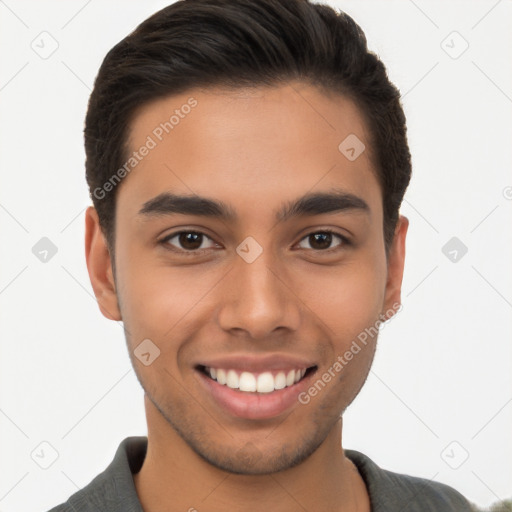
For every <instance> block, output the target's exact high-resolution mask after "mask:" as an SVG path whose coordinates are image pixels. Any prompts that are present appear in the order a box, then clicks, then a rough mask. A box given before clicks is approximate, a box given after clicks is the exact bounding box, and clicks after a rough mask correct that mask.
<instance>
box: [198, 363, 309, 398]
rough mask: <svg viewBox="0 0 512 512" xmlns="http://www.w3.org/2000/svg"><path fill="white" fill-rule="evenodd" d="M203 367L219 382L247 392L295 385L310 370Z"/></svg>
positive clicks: (203, 369)
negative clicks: (254, 369) (258, 371)
mask: <svg viewBox="0 0 512 512" xmlns="http://www.w3.org/2000/svg"><path fill="white" fill-rule="evenodd" d="M201 369H202V371H203V372H204V373H205V374H206V375H207V376H209V377H210V378H211V379H213V380H215V381H217V382H218V383H219V384H221V385H223V386H227V387H228V388H230V389H238V390H239V391H244V392H247V393H272V392H273V391H277V390H280V389H284V388H287V387H290V386H293V385H294V384H296V383H298V382H299V381H300V380H302V379H303V378H304V376H305V375H306V373H307V371H308V368H296V369H292V370H285V371H264V372H261V373H253V372H248V371H239V370H233V369H224V368H210V367H208V366H203V367H202V368H201ZM312 369H313V368H310V369H309V370H312Z"/></svg>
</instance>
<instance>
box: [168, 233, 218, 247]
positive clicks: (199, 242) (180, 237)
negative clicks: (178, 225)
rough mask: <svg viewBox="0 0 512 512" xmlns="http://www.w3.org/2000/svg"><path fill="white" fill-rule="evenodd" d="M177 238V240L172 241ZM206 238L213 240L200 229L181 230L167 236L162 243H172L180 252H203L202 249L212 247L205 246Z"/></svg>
mask: <svg viewBox="0 0 512 512" xmlns="http://www.w3.org/2000/svg"><path fill="white" fill-rule="evenodd" d="M175 239H176V241H175V242H172V241H173V240H175ZM206 239H208V240H210V241H212V240H211V238H210V237H208V236H206V235H205V234H204V233H200V232H198V231H179V232H177V233H173V234H171V235H169V236H167V237H165V238H164V239H163V240H162V243H163V244H165V245H170V246H171V248H172V249H173V250H176V251H178V252H180V251H181V252H201V251H202V250H205V249H209V248H210V247H204V246H203V243H204V241H205V240H206ZM171 242H172V243H171ZM212 242H213V241H212ZM176 246H177V247H176Z"/></svg>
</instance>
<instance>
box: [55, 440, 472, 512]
mask: <svg viewBox="0 0 512 512" xmlns="http://www.w3.org/2000/svg"><path fill="white" fill-rule="evenodd" d="M147 441H148V440H147V437H127V438H126V439H124V440H123V441H122V442H121V444H120V445H119V448H118V449H117V452H116V454H115V456H114V460H113V461H112V462H111V463H110V465H109V466H108V467H107V468H106V469H105V471H103V472H102V473H100V474H99V475H98V476H97V477H96V478H94V479H93V480H92V481H91V482H90V483H89V484H88V485H87V486H85V487H84V488H83V489H81V490H79V491H78V492H76V493H75V494H73V495H72V496H71V497H70V498H69V499H68V501H66V503H63V504H61V505H58V506H57V507H55V508H52V509H51V510H50V511H49V512H143V509H142V506H141V504H140V501H139V498H138V496H137V491H136V490H135V484H134V483H133V474H134V473H137V472H138V471H139V470H140V468H141V467H142V463H143V462H144V457H145V456H146V449H147ZM344 451H345V455H346V456H347V457H348V458H349V459H350V460H351V461H352V462H353V463H354V464H355V465H356V467H357V469H358V470H359V473H360V474H361V477H362V478H363V480H364V481H365V483H366V488H367V489H368V494H369V495H370V503H371V510H372V512H391V511H392V512H400V511H404V512H444V511H446V512H448V511H450V512H452V511H455V512H459V511H460V512H466V511H467V512H473V511H474V510H477V509H476V508H473V506H472V505H471V504H470V503H469V502H468V501H467V500H466V499H465V498H464V497H463V496H462V494H460V493H459V492H458V491H456V490H455V489H453V488H452V487H450V486H448V485H446V484H442V483H439V482H434V481H431V480H427V479H424V478H418V477H414V476H409V475H403V474H400V473H394V472H392V471H387V470H385V469H381V468H380V467H379V466H377V464H375V463H374V462H373V461H372V460H371V459H370V458H369V457H367V456H366V455H364V454H363V453H361V452H358V451H356V450H347V449H346V450H344Z"/></svg>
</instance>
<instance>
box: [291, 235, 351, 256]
mask: <svg viewBox="0 0 512 512" xmlns="http://www.w3.org/2000/svg"><path fill="white" fill-rule="evenodd" d="M335 238H338V239H339V240H340V241H341V243H338V244H337V245H336V246H335V247H331V244H332V243H333V240H334V239H335ZM302 240H307V241H308V243H309V245H310V247H309V248H310V249H312V250H314V251H324V252H325V251H327V250H335V249H336V248H337V247H340V246H344V245H348V244H349V241H348V239H347V238H346V237H344V236H343V235H340V234H339V233H335V232H334V231H329V230H325V231H316V232H314V233H309V235H306V236H305V237H304V238H303V239H302ZM302 240H301V242H302ZM302 248H303V249H309V248H308V247H302Z"/></svg>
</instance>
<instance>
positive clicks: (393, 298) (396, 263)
mask: <svg viewBox="0 0 512 512" xmlns="http://www.w3.org/2000/svg"><path fill="white" fill-rule="evenodd" d="M408 227H409V219H407V217H404V216H403V215H400V216H399V218H398V222H397V225H396V228H395V235H394V238H393V242H392V243H391V247H390V248H389V255H388V275H387V281H386V292H385V299H384V311H383V312H382V320H383V321H386V320H389V319H390V318H391V317H392V316H394V315H395V314H396V312H397V311H398V309H399V307H398V305H400V304H401V291H402V278H403V275H404V263H405V237H406V235H407V229H408ZM391 311H395V313H390V312H391Z"/></svg>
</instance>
